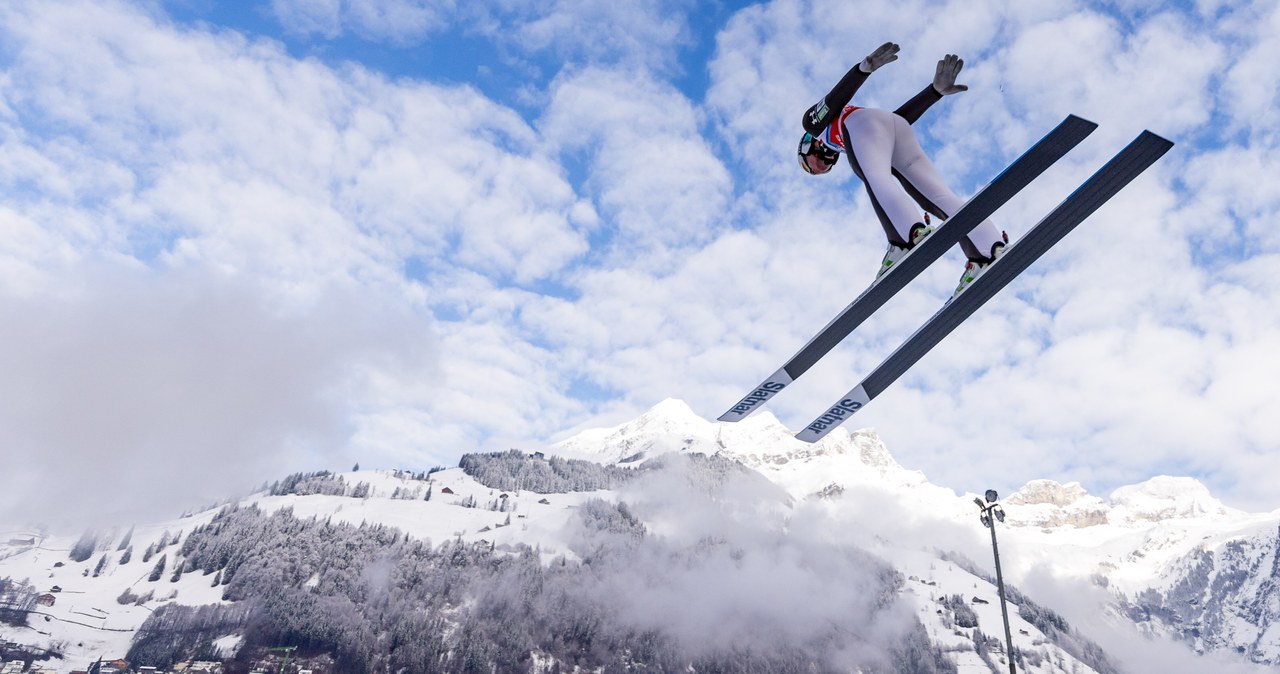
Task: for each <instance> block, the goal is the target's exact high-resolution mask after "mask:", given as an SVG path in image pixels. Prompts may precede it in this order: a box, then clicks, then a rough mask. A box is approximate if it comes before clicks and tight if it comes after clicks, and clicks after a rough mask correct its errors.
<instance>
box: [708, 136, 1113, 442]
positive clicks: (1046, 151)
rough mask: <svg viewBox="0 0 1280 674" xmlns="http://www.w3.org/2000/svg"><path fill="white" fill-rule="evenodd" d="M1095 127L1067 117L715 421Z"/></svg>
mask: <svg viewBox="0 0 1280 674" xmlns="http://www.w3.org/2000/svg"><path fill="white" fill-rule="evenodd" d="M1097 127H1098V125H1097V124H1095V123H1093V122H1090V121H1088V120H1086V119H1082V118H1080V117H1077V116H1075V115H1070V116H1068V117H1067V118H1066V119H1065V120H1063V121H1062V123H1060V124H1058V126H1057V127H1055V128H1054V129H1053V130H1052V131H1050V132H1049V133H1048V134H1046V135H1045V137H1044V138H1041V139H1040V141H1039V142H1037V143H1036V144H1035V145H1033V146H1032V147H1031V149H1029V150H1027V151H1026V152H1025V153H1023V154H1022V156H1021V157H1018V159H1016V160H1015V161H1014V162H1013V163H1012V164H1010V165H1009V167H1008V168H1006V169H1005V170H1004V171H1002V172H1001V173H1000V175H998V176H996V177H995V179H993V180H992V181H991V182H990V183H989V184H988V185H987V186H986V187H984V188H982V190H980V191H979V192H978V193H977V194H975V195H973V197H971V198H970V199H969V200H968V201H967V202H965V204H964V205H963V206H962V207H961V208H960V209H959V210H957V211H956V212H955V214H954V215H952V216H951V217H950V218H948V219H947V220H946V222H944V223H942V224H941V225H940V226H939V227H938V228H937V229H936V230H935V231H934V232H933V233H932V234H930V235H929V236H928V237H927V238H926V239H925V240H924V241H922V242H920V244H919V245H917V246H916V247H915V248H913V249H912V250H911V252H910V253H908V254H907V255H906V256H905V257H903V258H902V259H901V260H899V261H898V263H897V264H896V265H894V266H893V268H892V269H891V270H890V271H889V272H888V273H886V274H884V275H883V276H881V277H880V278H878V279H876V280H875V281H874V282H872V284H871V285H870V287H868V288H867V289H866V290H864V291H863V292H862V294H861V295H858V297H857V298H856V299H854V300H853V302H852V303H851V304H850V305H849V306H847V307H845V308H844V310H843V311H841V312H840V314H839V315H837V316H836V317H835V319H833V320H832V321H831V322H830V323H828V324H827V325H826V327H824V328H823V329H822V330H821V331H820V332H818V334H817V335H816V336H814V338H813V339H811V340H809V343H808V344H805V346H804V348H802V349H800V351H799V352H797V353H796V355H794V356H792V357H791V359H790V360H788V361H787V362H786V364H785V365H783V366H782V367H781V368H780V369H779V370H778V371H777V372H775V373H773V374H772V375H770V376H769V378H768V379H765V380H764V381H763V382H762V383H761V384H760V385H759V386H757V387H755V389H753V390H752V391H751V392H750V393H748V394H747V395H746V396H745V397H744V398H743V399H742V400H740V401H739V402H738V403H737V404H736V405H734V406H733V407H731V408H729V411H727V412H725V413H724V414H722V415H721V416H720V421H741V420H742V419H744V418H746V417H747V415H749V414H751V412H752V411H754V410H755V409H756V407H758V406H760V405H762V404H763V403H764V402H765V401H767V400H769V399H770V398H772V397H773V396H774V395H775V394H777V393H778V392H779V391H781V390H782V389H784V388H786V387H787V385H788V384H790V383H791V382H793V381H795V380H796V379H797V378H799V377H800V375H802V374H804V373H805V371H807V370H808V369H809V368H810V367H813V364H814V363H816V362H818V360H819V359H821V358H822V357H823V356H825V355H826V354H827V353H828V352H829V351H831V349H833V348H835V346H836V345H837V344H839V343H840V342H841V341H842V340H844V338H845V337H848V336H849V333H851V332H853V330H854V329H855V328H857V327H858V326H859V325H861V324H862V322H863V321H865V320H866V319H867V317H869V316H870V315H871V314H872V313H874V312H875V311H876V309H879V308H880V307H881V306H882V305H883V304H884V303H885V302H887V301H888V300H889V298H891V297H893V295H894V294H895V293H897V292H898V291H899V290H901V289H902V288H903V287H904V286H906V285H907V283H909V282H910V281H911V280H912V279H914V278H915V277H917V276H919V275H920V273H921V272H922V271H924V270H925V268H927V267H928V266H929V264H930V263H932V262H933V261H934V260H937V259H938V258H940V257H942V255H943V253H945V252H947V251H948V250H950V248H951V247H952V246H954V245H956V244H957V243H959V242H960V239H962V238H964V237H965V236H966V235H967V234H969V232H971V231H973V228H975V227H977V226H978V225H979V224H981V223H982V221H983V220H986V219H987V218H989V217H991V214H992V213H994V212H995V211H996V209H998V208H1000V207H1001V206H1003V205H1004V204H1005V203H1006V202H1008V201H1009V200H1010V199H1012V198H1013V196H1014V195H1015V194H1017V193H1018V192H1019V191H1021V190H1022V188H1024V187H1026V186H1027V185H1028V184H1030V182H1031V181H1032V180H1034V179H1035V178H1036V177H1038V176H1039V175H1040V174H1042V173H1044V172H1045V171H1046V170H1047V169H1048V168H1049V167H1050V166H1052V165H1053V164H1054V163H1055V162H1057V161H1058V160H1059V159H1061V158H1062V157H1063V156H1065V155H1066V154H1067V152H1069V151H1071V149H1072V148H1074V147H1075V146H1076V145H1079V144H1080V142H1081V141H1083V140H1084V139H1085V137H1087V136H1088V135H1089V134H1090V133H1092V132H1093V130H1094V129H1096V128H1097Z"/></svg>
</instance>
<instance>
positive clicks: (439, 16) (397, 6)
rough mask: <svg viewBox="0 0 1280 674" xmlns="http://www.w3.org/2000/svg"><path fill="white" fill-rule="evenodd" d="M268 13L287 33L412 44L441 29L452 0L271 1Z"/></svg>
mask: <svg viewBox="0 0 1280 674" xmlns="http://www.w3.org/2000/svg"><path fill="white" fill-rule="evenodd" d="M271 12H272V13H273V14H274V15H275V17H276V20H277V21H279V22H280V25H282V26H284V28H285V30H286V31H287V32H290V33H298V34H303V35H319V36H321V37H324V38H329V39H333V38H336V37H339V36H341V35H342V34H344V33H346V32H347V31H348V30H350V31H351V32H354V33H356V34H357V35H360V36H361V37H363V38H366V39H369V40H375V41H384V40H385V41H389V42H393V43H414V42H419V41H421V40H423V39H425V38H426V37H427V36H429V35H430V34H432V33H434V32H436V31H438V30H441V29H443V28H445V27H446V26H447V25H448V21H449V20H450V19H451V18H452V16H453V14H454V12H455V6H454V2H453V1H452V0H271Z"/></svg>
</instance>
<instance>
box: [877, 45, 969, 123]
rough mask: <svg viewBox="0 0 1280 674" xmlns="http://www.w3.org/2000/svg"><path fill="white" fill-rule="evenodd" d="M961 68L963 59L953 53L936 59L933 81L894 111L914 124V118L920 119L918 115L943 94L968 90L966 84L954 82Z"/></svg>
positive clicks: (940, 98)
mask: <svg viewBox="0 0 1280 674" xmlns="http://www.w3.org/2000/svg"><path fill="white" fill-rule="evenodd" d="M961 68H964V59H962V58H960V57H959V56H956V55H955V54H947V55H946V56H945V57H943V58H942V59H941V60H939V61H938V67H937V68H936V69H935V70H934V73H933V83H932V84H930V85H929V86H927V87H925V88H924V89H922V90H921V91H920V93H918V94H916V95H915V96H913V97H912V98H911V100H909V101H907V102H906V103H903V104H902V106H901V107H899V108H898V109H897V110H894V112H895V113H897V114H899V115H901V116H902V118H903V119H905V120H907V123H909V124H915V123H916V120H917V119H920V115H923V114H924V111H925V110H928V109H929V107H930V106H932V105H933V104H934V103H937V102H938V101H940V100H942V97H943V96H948V95H950V94H958V93H960V92H962V91H968V90H969V87H968V86H966V85H963V84H956V77H957V76H959V74H960V69H961Z"/></svg>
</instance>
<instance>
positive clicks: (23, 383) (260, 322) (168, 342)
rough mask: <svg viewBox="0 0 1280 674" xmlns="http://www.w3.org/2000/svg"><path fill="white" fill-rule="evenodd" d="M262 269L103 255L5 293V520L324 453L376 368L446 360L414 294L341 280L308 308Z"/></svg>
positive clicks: (123, 504)
mask: <svg viewBox="0 0 1280 674" xmlns="http://www.w3.org/2000/svg"><path fill="white" fill-rule="evenodd" d="M254 286H255V284H254V283H253V282H251V281H248V280H245V279H243V278H236V277H234V276H228V275H225V274H221V273H218V272H215V271H211V270H197V269H187V270H183V271H161V272H153V271H150V270H146V269H139V268H138V267H137V266H136V265H126V264H121V263H120V262H118V261H110V260H103V261H95V262H89V263H86V264H83V265H81V266H79V267H78V268H76V269H75V270H74V271H73V272H71V273H70V274H69V275H64V278H63V284H62V287H61V289H60V293H59V295H58V296H56V297H50V296H43V297H27V298H16V297H11V296H5V295H0V341H3V343H4V344H5V349H3V350H2V351H0V364H2V367H3V370H4V371H5V373H6V375H5V377H4V378H3V381H0V445H3V446H4V447H5V463H6V464H7V465H9V466H21V468H22V470H20V471H12V470H7V471H3V472H0V493H3V494H4V497H3V498H2V499H0V520H3V521H27V520H28V519H29V518H35V519H36V520H38V521H43V522H47V523H50V524H54V525H58V526H71V527H77V526H85V525H86V523H92V524H119V523H120V522H122V521H129V520H130V519H132V518H140V517H141V518H145V517H166V516H172V515H173V513H174V510H175V509H178V508H186V507H195V506H201V505H207V504H208V503H210V502H214V501H217V500H221V499H223V498H226V497H228V496H233V495H235V494H237V493H241V492H242V491H243V490H247V489H249V488H252V487H254V486H257V485H258V484H260V483H261V482H262V480H263V479H265V478H266V477H267V476H270V475H280V474H283V473H284V472H292V471H294V470H298V469H300V468H302V467H316V466H317V465H318V466H321V467H323V466H327V465H330V462H331V461H333V460H334V459H335V458H336V459H337V460H343V459H344V458H345V457H346V456H348V455H347V454H346V451H347V450H346V438H347V434H348V432H349V431H348V430H347V428H346V426H347V424H348V422H347V417H348V416H349V415H350V414H351V412H352V410H351V409H350V407H351V404H352V401H354V400H360V399H364V398H367V397H368V394H366V393H363V391H364V390H365V389H368V388H375V387H376V386H377V382H376V379H377V377H378V376H379V373H395V375H396V376H400V377H405V378H407V379H408V378H413V379H421V378H430V377H432V376H433V373H434V371H435V370H436V369H437V367H438V366H437V364H436V354H437V350H438V345H437V341H436V339H435V338H434V336H433V335H432V332H431V330H430V328H429V327H428V326H427V325H425V324H424V322H423V321H422V320H421V319H419V318H415V317H414V316H412V315H411V314H409V313H408V312H406V311H405V309H404V307H400V306H395V305H387V304H385V303H384V302H383V301H381V300H379V301H374V302H370V301H369V299H368V298H367V297H361V296H360V294H358V293H353V292H352V291H351V289H349V288H348V289H342V288H333V289H331V292H328V293H326V294H325V296H324V299H323V300H321V301H319V302H317V303H316V304H314V305H312V306H310V307H307V308H305V309H302V310H297V309H296V308H290V307H282V306H278V305H275V306H273V305H272V303H270V302H268V301H266V300H265V299H264V296H263V294H262V293H261V290H260V289H259V288H256V287H254ZM383 376H385V375H383ZM51 494H56V495H57V498H56V499H46V498H44V497H45V496H48V495H51ZM32 503H41V504H42V506H41V507H40V508H39V509H33V508H32V507H31V504H32Z"/></svg>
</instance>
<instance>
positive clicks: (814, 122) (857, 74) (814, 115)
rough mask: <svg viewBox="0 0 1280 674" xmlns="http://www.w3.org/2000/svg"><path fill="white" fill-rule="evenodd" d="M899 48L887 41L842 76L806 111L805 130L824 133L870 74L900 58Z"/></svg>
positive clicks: (815, 133) (812, 132) (816, 133)
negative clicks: (833, 86)
mask: <svg viewBox="0 0 1280 674" xmlns="http://www.w3.org/2000/svg"><path fill="white" fill-rule="evenodd" d="M899 49H900V47H898V45H896V44H894V43H892V42H886V43H884V44H882V45H880V46H879V47H877V48H876V50H875V51H873V52H871V53H870V54H868V55H867V57H866V58H864V59H862V61H860V62H859V63H858V65H856V66H854V67H852V68H850V69H849V72H847V73H845V75H844V77H842V78H840V82H839V83H837V84H836V86H835V88H833V89H832V90H831V91H830V92H828V93H827V95H826V96H823V97H822V100H820V101H818V102H817V103H816V104H814V106H813V107H811V108H809V109H808V110H806V111H805V113H804V130H805V131H808V132H809V133H811V134H814V135H815V136H816V135H818V134H819V133H822V130H823V129H825V128H827V126H828V125H830V124H831V122H832V121H834V120H835V118H836V116H837V115H839V114H840V113H841V112H842V111H844V106H846V105H848V104H849V101H851V100H853V95H854V94H855V93H856V92H857V91H858V87H861V86H862V83H863V82H866V81H867V76H868V75H870V74H871V73H872V72H875V70H876V68H879V67H880V66H882V65H884V64H886V63H892V62H893V61H896V60H898V50H899Z"/></svg>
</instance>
